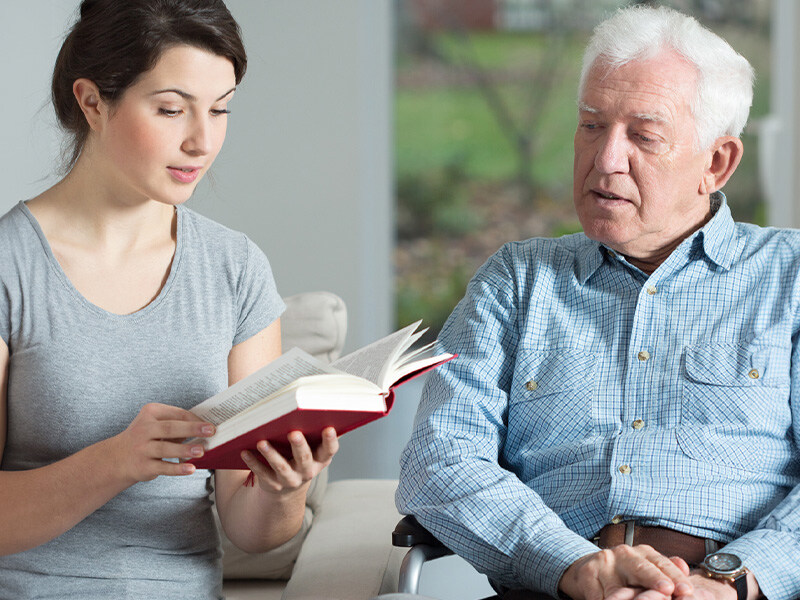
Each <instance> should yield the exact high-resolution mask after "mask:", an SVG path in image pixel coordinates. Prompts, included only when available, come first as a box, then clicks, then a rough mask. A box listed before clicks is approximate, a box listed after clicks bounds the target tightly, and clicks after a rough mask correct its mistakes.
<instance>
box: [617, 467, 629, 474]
mask: <svg viewBox="0 0 800 600" xmlns="http://www.w3.org/2000/svg"><path fill="white" fill-rule="evenodd" d="M619 472H620V473H622V474H623V475H630V473H631V468H630V467H629V466H628V465H622V466H620V468H619Z"/></svg>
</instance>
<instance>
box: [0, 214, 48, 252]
mask: <svg viewBox="0 0 800 600" xmlns="http://www.w3.org/2000/svg"><path fill="white" fill-rule="evenodd" d="M36 243H39V241H38V238H37V236H36V230H35V228H34V226H33V224H32V223H31V219H30V218H29V217H28V211H27V209H26V208H25V205H24V203H23V202H19V203H17V204H15V205H14V206H13V207H11V209H10V210H8V211H7V212H6V213H5V214H4V215H3V216H0V256H9V255H12V254H18V253H20V252H22V253H27V252H28V249H29V248H28V247H29V246H30V245H31V244H36Z"/></svg>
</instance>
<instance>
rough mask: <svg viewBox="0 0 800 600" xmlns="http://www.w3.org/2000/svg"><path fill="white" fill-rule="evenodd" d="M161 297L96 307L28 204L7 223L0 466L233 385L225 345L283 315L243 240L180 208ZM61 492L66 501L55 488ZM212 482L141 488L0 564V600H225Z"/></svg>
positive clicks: (165, 480) (37, 458)
mask: <svg viewBox="0 0 800 600" xmlns="http://www.w3.org/2000/svg"><path fill="white" fill-rule="evenodd" d="M177 215H178V227H177V232H178V233H177V247H176V250H175V257H174V259H173V263H172V268H171V270H170V274H169V277H168V278H167V281H166V283H165V285H164V288H163V289H162V290H161V293H160V294H159V295H158V296H157V297H156V299H155V300H153V302H151V303H150V304H149V305H148V306H146V307H145V308H143V309H142V310H140V311H138V312H136V313H133V314H130V315H124V316H121V315H116V314H112V313H109V312H107V311H105V310H102V309H101V308H99V307H97V306H95V305H94V304H91V303H90V302H88V301H87V300H86V299H85V298H84V297H83V296H81V294H80V293H79V292H78V291H77V290H76V289H75V288H74V287H73V285H72V283H71V282H70V281H69V279H68V278H67V277H66V275H65V273H64V271H63V270H62V269H61V267H60V266H59V264H58V262H57V261H56V259H55V257H54V255H53V253H52V251H51V249H50V246H49V244H48V243H47V240H46V239H45V237H44V235H43V233H42V230H41V228H40V227H39V224H38V223H37V222H36V219H35V218H34V217H33V215H32V214H31V212H30V211H29V210H28V208H27V206H25V204H24V203H22V202H21V203H19V204H18V205H17V206H15V207H14V208H13V209H11V211H9V212H8V213H7V214H6V215H5V216H3V217H2V218H0V336H2V338H3V340H4V341H5V342H6V343H7V344H8V347H9V350H10V362H9V383H8V437H7V441H6V446H5V451H4V454H3V460H2V465H1V468H2V469H4V470H22V469H32V468H36V467H40V466H42V465H46V464H49V463H52V462H54V461H57V460H59V459H62V458H64V457H66V456H69V455H71V454H74V453H75V452H76V451H78V450H80V449H81V448H84V447H86V446H88V445H90V444H92V443H94V442H98V441H100V440H103V439H106V438H108V437H111V436H113V435H115V434H117V433H119V432H120V431H122V430H124V429H125V428H126V427H127V426H128V424H129V423H130V422H131V421H132V420H133V418H134V417H135V416H136V415H137V414H138V412H139V409H140V408H141V407H142V406H143V405H144V404H146V403H148V402H161V403H164V404H172V405H175V406H180V407H183V408H190V407H192V406H194V405H195V404H197V403H199V402H200V401H202V400H204V399H205V398H207V397H209V396H211V395H213V394H215V393H217V392H219V391H220V390H222V389H224V388H225V387H226V386H227V377H228V375H227V359H228V353H229V352H230V350H231V347H232V346H234V345H235V344H238V343H239V342H242V341H244V340H246V339H248V338H249V337H251V336H253V335H254V334H256V333H258V332H259V331H261V330H262V329H264V328H265V327H267V326H268V325H269V324H270V323H272V322H273V321H275V319H277V318H278V317H279V316H280V314H281V313H282V312H283V310H284V304H283V302H282V300H281V298H280V296H279V295H278V292H277V290H276V289H275V283H274V280H273V277H272V271H271V270H270V266H269V262H268V261H267V258H266V256H264V254H263V253H262V252H261V251H260V250H259V249H258V247H257V246H256V245H255V244H254V243H253V242H252V241H250V240H249V239H248V238H247V237H246V236H245V235H243V234H241V233H236V232H233V231H231V230H229V229H226V228H225V227H223V226H221V225H219V224H217V223H214V222H213V221H211V220H209V219H206V218H205V217H202V216H200V215H198V214H197V213H195V212H194V211H192V210H190V209H188V208H185V207H182V206H179V207H178V208H177ZM52 493H53V494H56V495H57V494H58V490H57V489H54V490H52ZM208 493H209V472H208V471H205V470H200V471H197V472H196V473H195V474H194V475H192V476H188V477H158V478H156V479H155V480H153V481H150V482H143V483H138V484H136V485H134V486H132V487H130V488H128V489H127V490H125V491H124V492H123V493H121V494H119V495H118V496H117V497H115V498H113V499H112V500H111V501H110V502H108V503H107V504H106V505H104V506H103V507H102V508H100V509H99V510H97V511H95V512H94V513H92V514H91V515H89V516H88V517H86V519H84V520H83V521H82V522H81V523H79V524H78V525H76V526H75V527H73V528H72V529H71V530H70V531H67V532H66V533H64V534H63V535H61V536H59V537H58V538H56V539H54V540H52V541H50V542H48V543H46V544H43V545H41V546H39V547H37V548H34V549H32V550H28V551H26V552H20V553H18V554H14V555H11V556H3V557H0V598H59V599H62V598H81V599H89V598H97V599H103V600H108V599H109V598H115V599H117V598H186V599H189V598H191V599H192V600H197V599H199V598H218V597H220V590H221V573H220V561H219V559H220V552H219V540H218V536H217V532H216V529H215V526H214V523H213V520H212V515H211V502H210V500H209V498H208Z"/></svg>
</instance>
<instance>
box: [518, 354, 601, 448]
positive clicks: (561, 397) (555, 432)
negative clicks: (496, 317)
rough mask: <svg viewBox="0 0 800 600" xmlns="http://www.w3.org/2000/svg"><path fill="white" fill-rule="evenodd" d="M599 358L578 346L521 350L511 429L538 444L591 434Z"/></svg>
mask: <svg viewBox="0 0 800 600" xmlns="http://www.w3.org/2000/svg"><path fill="white" fill-rule="evenodd" d="M596 361H597V357H596V355H595V354H593V353H591V352H587V351H585V350H580V349H561V350H553V351H546V352H544V351H524V352H522V353H520V355H519V356H518V358H517V365H516V369H515V371H514V381H513V389H512V391H511V394H510V400H511V402H510V406H509V417H508V422H509V434H510V435H511V436H519V437H520V438H521V439H520V440H519V441H523V440H525V441H528V442H530V441H535V444H536V445H537V446H538V447H542V446H554V445H560V444H563V443H565V442H569V441H573V440H576V439H581V438H584V437H586V436H588V435H589V434H590V433H591V431H592V424H593V419H592V398H593V395H594V391H593V390H594V387H595V386H594V371H595V366H596Z"/></svg>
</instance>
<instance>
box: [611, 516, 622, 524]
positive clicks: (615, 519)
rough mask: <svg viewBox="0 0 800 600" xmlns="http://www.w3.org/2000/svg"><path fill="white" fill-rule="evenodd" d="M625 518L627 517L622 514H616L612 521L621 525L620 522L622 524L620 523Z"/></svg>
mask: <svg viewBox="0 0 800 600" xmlns="http://www.w3.org/2000/svg"><path fill="white" fill-rule="evenodd" d="M624 520H625V517H623V516H622V515H614V517H613V518H612V519H611V522H612V523H613V524H614V525H619V524H620V523H622V522H623V521H624Z"/></svg>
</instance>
